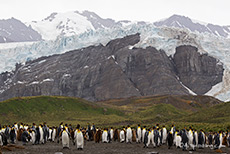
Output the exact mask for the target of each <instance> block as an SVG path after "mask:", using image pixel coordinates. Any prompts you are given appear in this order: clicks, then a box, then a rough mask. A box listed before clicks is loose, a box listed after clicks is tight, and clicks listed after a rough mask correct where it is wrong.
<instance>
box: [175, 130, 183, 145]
mask: <svg viewBox="0 0 230 154" xmlns="http://www.w3.org/2000/svg"><path fill="white" fill-rule="evenodd" d="M176 132H178V130H177V131H176ZM181 141H182V138H181V136H180V134H179V133H176V148H181Z"/></svg>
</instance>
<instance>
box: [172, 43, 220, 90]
mask: <svg viewBox="0 0 230 154" xmlns="http://www.w3.org/2000/svg"><path fill="white" fill-rule="evenodd" d="M173 62H174V64H175V67H176V69H177V73H178V77H179V78H180V80H181V81H182V82H183V84H184V85H185V86H187V87H188V88H189V89H192V90H193V92H195V93H197V94H205V93H206V92H207V90H208V91H209V90H210V89H211V88H212V86H214V85H216V84H217V83H219V82H221V81H222V77H223V66H222V64H221V63H220V62H219V61H218V60H216V59H215V58H213V57H210V56H208V55H207V54H202V55H201V54H200V53H199V52H198V49H197V48H196V47H193V46H186V45H184V46H179V47H177V48H176V53H175V55H174V58H173ZM197 83H199V84H197Z"/></svg>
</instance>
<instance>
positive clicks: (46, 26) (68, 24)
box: [26, 11, 129, 40]
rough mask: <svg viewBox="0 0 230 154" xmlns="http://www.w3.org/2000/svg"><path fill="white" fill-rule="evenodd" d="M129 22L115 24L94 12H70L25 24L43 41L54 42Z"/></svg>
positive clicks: (53, 14)
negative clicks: (37, 33)
mask: <svg viewBox="0 0 230 154" xmlns="http://www.w3.org/2000/svg"><path fill="white" fill-rule="evenodd" d="M123 23H129V21H119V22H115V21H114V20H112V19H103V18H101V17H100V16H98V15H97V14H96V13H94V12H90V11H83V12H78V11H72V12H66V13H52V14H51V15H50V16H48V17H47V18H45V19H43V20H42V21H32V22H30V23H26V24H27V25H28V26H31V27H32V28H33V29H35V30H36V31H38V32H39V33H40V34H41V35H42V38H43V39H45V40H55V39H56V38H57V37H58V36H59V37H60V36H72V35H78V34H81V33H84V32H89V31H93V30H96V29H99V28H111V27H114V26H116V25H118V26H122V24H123Z"/></svg>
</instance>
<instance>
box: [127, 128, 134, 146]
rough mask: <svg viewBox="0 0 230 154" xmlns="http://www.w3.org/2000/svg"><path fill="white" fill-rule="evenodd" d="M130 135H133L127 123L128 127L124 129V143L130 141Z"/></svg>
mask: <svg viewBox="0 0 230 154" xmlns="http://www.w3.org/2000/svg"><path fill="white" fill-rule="evenodd" d="M132 135H133V133H132V129H131V128H130V126H129V125H128V128H127V130H126V143H132Z"/></svg>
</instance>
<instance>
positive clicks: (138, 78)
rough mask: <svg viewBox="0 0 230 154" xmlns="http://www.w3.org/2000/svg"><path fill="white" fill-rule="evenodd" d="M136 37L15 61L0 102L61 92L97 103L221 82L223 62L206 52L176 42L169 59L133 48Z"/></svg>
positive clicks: (0, 86) (0, 78) (4, 77)
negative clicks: (14, 67) (199, 51)
mask: <svg viewBox="0 0 230 154" xmlns="http://www.w3.org/2000/svg"><path fill="white" fill-rule="evenodd" d="M139 41H140V34H135V35H129V36H126V37H124V38H120V39H115V40H112V41H110V42H109V43H107V44H106V45H105V46H104V45H102V44H100V45H98V46H89V47H86V48H82V49H79V50H73V51H69V52H66V53H64V54H60V55H53V56H49V57H41V58H39V59H36V60H33V61H30V62H27V63H26V64H25V65H19V64H17V66H16V70H15V71H14V72H11V73H9V72H5V73H2V74H1V75H0V100H5V99H9V98H12V97H18V96H37V95H63V96H75V97H81V98H84V99H87V100H92V101H100V100H108V99H114V98H127V97H132V96H147V95H163V94H169V95H186V94H187V95H188V94H190V92H191V91H193V92H195V93H197V94H203V93H205V92H207V91H208V90H210V87H211V86H212V85H215V84H216V83H218V82H221V81H222V77H223V66H222V65H220V64H219V63H218V61H217V60H215V59H214V58H212V57H210V56H208V55H200V54H199V53H198V52H197V49H196V48H195V47H192V46H180V47H178V48H177V49H176V54H175V55H174V57H173V58H172V57H168V56H167V55H166V53H165V52H164V51H159V50H157V49H155V48H154V47H147V48H135V47H133V45H134V44H136V43H138V42H139ZM186 78H188V79H186ZM186 86H187V87H186ZM199 87H200V88H199ZM189 89H190V90H191V91H190V90H189Z"/></svg>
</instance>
